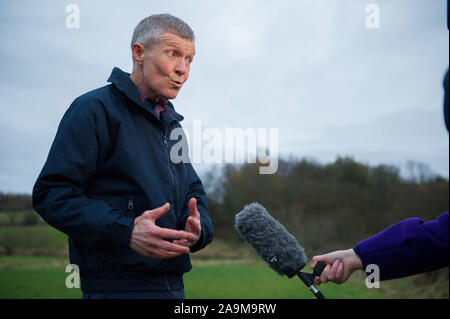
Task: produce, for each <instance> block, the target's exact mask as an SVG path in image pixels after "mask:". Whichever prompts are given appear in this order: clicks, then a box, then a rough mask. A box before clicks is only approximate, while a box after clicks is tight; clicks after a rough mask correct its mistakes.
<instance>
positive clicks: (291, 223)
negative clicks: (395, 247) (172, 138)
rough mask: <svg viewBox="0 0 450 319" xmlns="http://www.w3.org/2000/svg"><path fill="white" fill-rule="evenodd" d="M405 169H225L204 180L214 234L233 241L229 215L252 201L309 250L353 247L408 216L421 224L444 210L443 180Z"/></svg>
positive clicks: (314, 165)
mask: <svg viewBox="0 0 450 319" xmlns="http://www.w3.org/2000/svg"><path fill="white" fill-rule="evenodd" d="M407 167H409V171H410V175H409V177H408V178H405V177H402V176H401V174H400V169H399V168H397V167H395V166H391V165H377V166H369V165H366V164H362V163H358V162H356V161H355V160H353V159H352V158H350V157H339V158H337V159H336V161H335V162H334V163H330V164H320V163H318V162H316V161H313V160H308V159H301V160H295V159H288V160H280V161H279V167H278V171H277V172H276V173H275V174H272V175H260V174H258V172H259V171H258V164H246V165H241V166H236V165H234V166H233V165H227V166H225V167H223V168H222V169H216V170H211V171H210V172H208V174H207V176H206V178H205V179H204V183H205V188H206V190H207V193H208V199H209V211H210V214H211V216H212V219H213V223H214V226H215V231H216V234H217V236H218V237H222V238H229V239H238V238H239V237H238V235H236V232H235V231H234V229H233V226H234V215H235V214H236V213H238V212H240V211H241V210H242V209H243V207H244V206H245V205H246V204H248V203H251V202H259V203H260V204H261V205H263V206H264V207H265V208H266V209H267V210H268V212H269V213H270V214H271V215H272V216H273V217H274V218H276V219H277V220H279V221H280V222H281V223H282V224H283V225H284V226H285V227H286V229H287V230H288V231H289V232H291V233H292V234H293V235H294V236H295V237H296V238H297V239H298V240H299V242H300V243H301V244H302V246H304V247H305V249H306V250H307V251H311V252H314V253H316V252H318V251H327V250H330V249H344V248H349V247H353V246H354V245H355V244H356V243H357V242H358V241H361V240H363V239H364V238H367V237H368V236H371V235H374V234H375V233H377V232H380V231H381V230H383V229H385V228H386V227H388V226H390V225H392V224H393V223H395V222H398V221H400V220H403V219H405V218H408V217H420V218H422V219H424V220H425V221H427V220H431V219H435V218H436V217H437V216H438V215H439V214H441V213H442V212H444V211H448V207H449V184H448V180H446V179H444V178H442V177H440V176H436V175H433V174H432V173H431V170H429V169H428V167H427V166H425V165H423V164H420V163H414V162H409V163H408V165H407Z"/></svg>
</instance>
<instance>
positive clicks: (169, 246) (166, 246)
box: [157, 240, 190, 254]
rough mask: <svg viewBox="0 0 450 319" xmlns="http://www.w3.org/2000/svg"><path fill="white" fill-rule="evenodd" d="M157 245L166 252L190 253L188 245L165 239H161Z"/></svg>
mask: <svg viewBox="0 0 450 319" xmlns="http://www.w3.org/2000/svg"><path fill="white" fill-rule="evenodd" d="M157 246H158V247H157V248H159V249H163V250H165V251H168V252H176V253H180V254H189V253H190V249H189V247H186V246H181V245H177V244H174V243H170V242H168V241H165V240H161V242H160V243H158V245H157Z"/></svg>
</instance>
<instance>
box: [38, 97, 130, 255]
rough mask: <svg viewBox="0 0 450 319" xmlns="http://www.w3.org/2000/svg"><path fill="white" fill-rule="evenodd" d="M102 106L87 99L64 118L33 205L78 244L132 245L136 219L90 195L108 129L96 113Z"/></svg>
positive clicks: (49, 221) (80, 100)
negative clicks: (104, 132) (86, 191)
mask: <svg viewBox="0 0 450 319" xmlns="http://www.w3.org/2000/svg"><path fill="white" fill-rule="evenodd" d="M96 103H97V102H95V101H93V100H92V99H89V98H86V97H83V96H82V97H80V98H78V99H76V100H75V101H74V102H73V103H72V105H71V106H70V108H69V109H68V110H67V112H66V113H65V114H64V116H63V119H62V120H61V123H60V125H59V127H58V131H57V133H56V137H55V140H54V141H53V144H52V146H51V149H50V152H49V154H48V158H47V161H46V162H45V164H44V167H43V169H42V171H41V173H40V175H39V177H38V179H37V181H36V183H35V185H34V187H33V196H32V198H33V207H34V209H35V210H36V211H37V212H38V213H39V214H40V215H41V216H42V218H43V219H44V220H45V221H46V222H47V223H48V224H50V225H51V226H53V227H55V228H57V229H58V230H60V231H62V232H63V233H65V234H67V235H68V236H70V237H71V238H72V239H73V240H75V241H79V242H81V243H83V244H89V245H93V246H99V247H111V246H116V247H117V246H126V247H128V246H129V242H130V238H131V231H132V229H133V226H134V220H132V219H130V218H129V217H127V216H125V214H124V212H122V211H121V210H118V209H112V208H111V207H110V206H109V205H107V203H106V202H104V201H102V200H96V199H92V198H89V197H88V196H87V195H86V193H85V188H86V185H87V184H88V182H89V179H90V178H91V177H92V176H93V175H94V174H95V171H96V166H97V161H98V158H99V152H100V144H101V141H99V136H100V135H101V133H100V132H101V130H102V129H103V130H106V128H103V127H101V126H102V125H103V124H102V120H100V119H99V117H98V116H96V114H95V113H94V112H93V111H92V110H93V106H94V105H95V104H96ZM103 123H104V121H103Z"/></svg>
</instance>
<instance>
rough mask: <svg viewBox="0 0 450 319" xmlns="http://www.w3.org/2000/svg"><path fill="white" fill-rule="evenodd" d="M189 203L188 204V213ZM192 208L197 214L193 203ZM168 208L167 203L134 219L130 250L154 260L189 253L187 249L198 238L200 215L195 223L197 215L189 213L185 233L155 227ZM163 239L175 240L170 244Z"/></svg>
mask: <svg viewBox="0 0 450 319" xmlns="http://www.w3.org/2000/svg"><path fill="white" fill-rule="evenodd" d="M191 202H192V199H191ZM191 202H189V210H190V211H191ZM194 207H195V211H196V212H197V214H198V211H197V208H196V205H195V202H194ZM169 208H170V204H169V203H167V204H165V205H163V206H161V207H158V208H155V209H153V210H147V211H145V212H144V213H143V214H142V215H141V216H139V217H137V218H136V219H135V221H134V228H133V231H132V233H131V240H130V248H131V249H133V250H135V251H137V252H138V253H140V254H142V255H144V256H146V257H150V258H155V259H165V258H173V257H177V256H180V255H182V254H188V253H189V252H190V249H189V247H190V246H191V245H193V244H194V243H195V242H197V240H198V239H199V238H200V235H199V231H198V228H197V227H199V226H198V225H200V214H198V221H197V217H196V216H197V215H196V214H195V213H194V216H193V213H192V211H191V216H190V217H189V218H190V219H191V220H190V221H189V218H188V222H186V231H182V230H174V229H169V228H162V227H159V226H157V225H156V224H155V221H156V220H157V219H158V218H161V217H162V216H163V215H164V214H166V213H167V212H168V211H169ZM188 225H189V227H188ZM200 231H201V230H200ZM164 239H176V240H174V241H173V242H172V243H170V242H168V241H167V240H164ZM186 243H188V244H186Z"/></svg>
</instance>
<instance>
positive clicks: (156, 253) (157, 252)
mask: <svg viewBox="0 0 450 319" xmlns="http://www.w3.org/2000/svg"><path fill="white" fill-rule="evenodd" d="M146 255H147V257H151V258H154V259H167V258H174V257H178V256H180V255H182V254H181V253H177V252H172V251H167V250H164V249H160V248H155V247H149V249H147V252H146Z"/></svg>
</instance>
